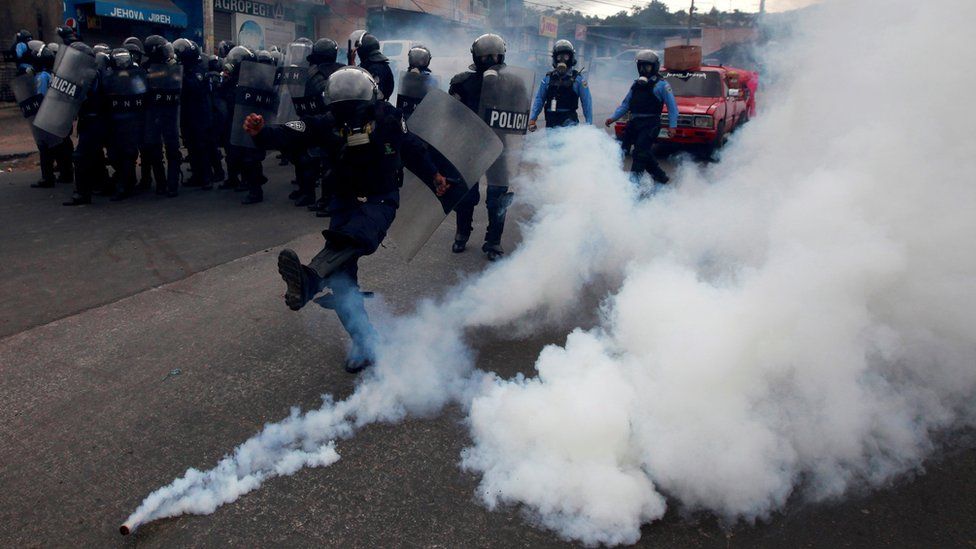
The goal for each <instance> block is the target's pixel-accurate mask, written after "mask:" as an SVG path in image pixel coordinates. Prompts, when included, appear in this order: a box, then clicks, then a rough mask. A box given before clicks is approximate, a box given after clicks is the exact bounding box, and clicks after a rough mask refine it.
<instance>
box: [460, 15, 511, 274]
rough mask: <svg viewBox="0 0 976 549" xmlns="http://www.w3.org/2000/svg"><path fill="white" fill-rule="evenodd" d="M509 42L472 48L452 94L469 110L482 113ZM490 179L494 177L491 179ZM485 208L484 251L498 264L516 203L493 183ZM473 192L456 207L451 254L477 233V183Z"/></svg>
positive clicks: (486, 40) (491, 38)
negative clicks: (491, 75) (492, 73)
mask: <svg viewBox="0 0 976 549" xmlns="http://www.w3.org/2000/svg"><path fill="white" fill-rule="evenodd" d="M505 51H506V45H505V41H504V40H503V39H502V37H501V36H498V35H497V34H484V35H482V36H479V37H478V39H477V40H475V41H474V44H472V45H471V57H472V60H473V61H474V63H473V64H472V65H471V67H470V69H471V70H469V71H465V72H462V73H459V74H457V75H455V76H454V78H452V79H451V84H450V87H449V89H448V93H450V94H451V95H453V96H454V97H455V98H456V99H457V100H459V101H461V102H462V103H464V105H465V106H466V107H468V108H469V109H471V110H472V111H474V112H475V114H478V109H479V107H480V105H481V86H482V83H483V82H484V75H485V71H488V70H490V69H496V68H499V67H503V66H504V65H505ZM488 177H489V179H490V177H491V176H490V175H489V176H488ZM488 183H489V185H488V193H487V196H486V197H485V206H486V207H487V208H488V229H487V230H486V232H485V243H484V244H483V245H482V247H481V251H482V252H483V253H484V254H485V257H487V258H488V259H489V260H491V261H494V260H496V259H498V258H499V257H501V256H502V254H504V250H503V249H502V246H501V241H502V232H503V231H504V230H505V213H506V210H507V209H508V206H509V205H510V204H511V201H512V194H511V193H509V192H508V187H507V186H501V185H492V184H491V181H490V180H489V182H488ZM471 187H472V188H471V190H470V191H469V192H468V194H466V195H464V198H462V199H461V201H460V202H458V204H457V206H455V207H454V211H455V212H456V213H457V231H456V232H455V234H454V244H453V245H452V247H451V251H452V252H454V253H461V252H463V251H464V250H465V248H466V247H467V243H468V239H469V238H470V237H471V231H472V230H473V226H472V221H473V219H474V207H475V206H477V205H478V202H479V201H480V200H481V192H480V191H479V189H478V184H477V183H476V182H471Z"/></svg>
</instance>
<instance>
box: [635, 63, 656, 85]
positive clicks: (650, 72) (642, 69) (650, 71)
mask: <svg viewBox="0 0 976 549" xmlns="http://www.w3.org/2000/svg"><path fill="white" fill-rule="evenodd" d="M637 74H639V75H640V76H641V78H643V79H644V80H645V81H646V80H647V79H649V78H650V77H652V76H654V75H655V74H657V67H656V66H655V65H654V64H653V63H638V64H637Z"/></svg>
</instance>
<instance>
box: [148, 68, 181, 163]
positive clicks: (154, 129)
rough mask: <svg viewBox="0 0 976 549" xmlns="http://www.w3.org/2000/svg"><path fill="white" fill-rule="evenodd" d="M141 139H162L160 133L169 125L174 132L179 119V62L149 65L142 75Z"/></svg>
mask: <svg viewBox="0 0 976 549" xmlns="http://www.w3.org/2000/svg"><path fill="white" fill-rule="evenodd" d="M146 81H147V83H148V88H149V90H148V92H147V97H146V136H145V139H144V140H143V141H144V142H145V143H151V144H157V143H160V142H162V133H163V132H164V131H165V130H166V129H167V128H169V129H170V131H176V133H178V128H179V123H180V92H181V90H182V89H183V66H182V65H178V64H175V63H174V64H169V63H153V64H151V65H149V69H148V71H147V75H146Z"/></svg>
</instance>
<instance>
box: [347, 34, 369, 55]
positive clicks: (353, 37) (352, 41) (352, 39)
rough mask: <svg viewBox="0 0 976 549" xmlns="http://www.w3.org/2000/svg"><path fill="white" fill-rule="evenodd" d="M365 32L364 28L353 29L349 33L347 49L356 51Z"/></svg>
mask: <svg viewBox="0 0 976 549" xmlns="http://www.w3.org/2000/svg"><path fill="white" fill-rule="evenodd" d="M365 34H366V31H364V30H354V31H352V33H351V34H349V49H350V50H351V51H356V50H357V49H359V45H360V41H361V40H362V39H363V35H365Z"/></svg>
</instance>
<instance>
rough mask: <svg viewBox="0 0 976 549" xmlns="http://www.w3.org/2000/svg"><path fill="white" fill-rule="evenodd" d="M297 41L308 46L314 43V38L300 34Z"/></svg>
mask: <svg viewBox="0 0 976 549" xmlns="http://www.w3.org/2000/svg"><path fill="white" fill-rule="evenodd" d="M295 43H296V44H305V45H306V46H311V45H313V42H312V39H311V38H306V37H304V36H300V37H299V38H298V39H297V40H295Z"/></svg>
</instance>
